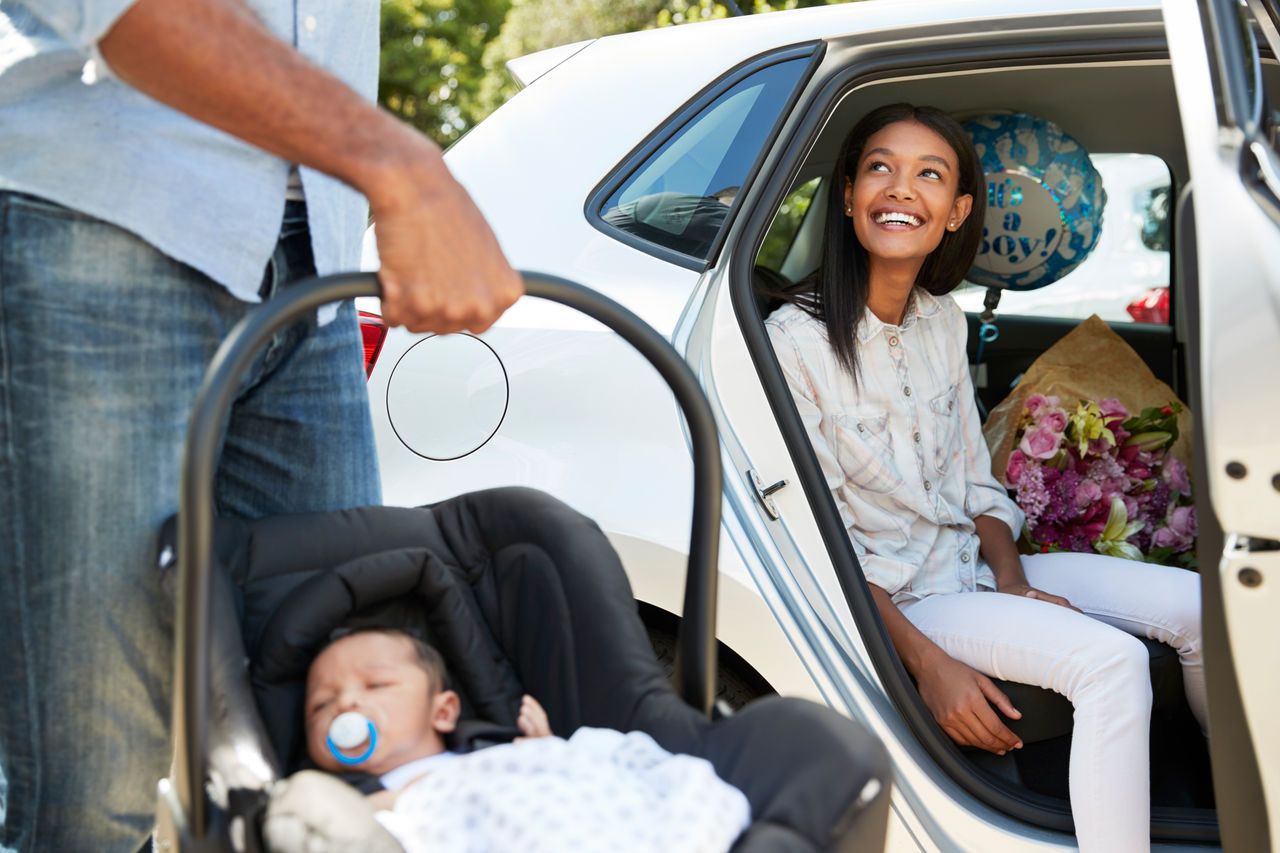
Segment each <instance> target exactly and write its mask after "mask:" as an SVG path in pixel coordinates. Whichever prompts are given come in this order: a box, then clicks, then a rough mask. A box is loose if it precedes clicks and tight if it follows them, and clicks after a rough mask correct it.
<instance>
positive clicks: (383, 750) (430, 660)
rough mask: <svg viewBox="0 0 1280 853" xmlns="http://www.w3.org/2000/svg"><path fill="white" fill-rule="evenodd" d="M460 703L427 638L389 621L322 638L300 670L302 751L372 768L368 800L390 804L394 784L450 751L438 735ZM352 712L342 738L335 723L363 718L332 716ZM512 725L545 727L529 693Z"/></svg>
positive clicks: (325, 764)
mask: <svg viewBox="0 0 1280 853" xmlns="http://www.w3.org/2000/svg"><path fill="white" fill-rule="evenodd" d="M461 707H462V706H461V702H460V700H459V699H458V694H457V693H455V692H454V691H452V690H447V689H445V665H444V659H443V658H442V657H440V653H439V652H437V651H436V650H435V649H433V648H432V647H431V646H429V645H427V644H426V643H424V642H423V641H422V640H419V639H418V638H416V637H414V636H411V635H410V634H407V633H405V632H404V631H400V630H396V629H392V628H387V629H380V628H375V629H365V630H361V631H356V632H353V633H351V634H347V635H346V636H344V637H341V638H340V639H338V640H335V641H334V642H332V643H330V644H329V645H328V646H326V647H325V648H324V650H323V651H321V652H320V654H319V655H317V656H316V659H315V660H314V661H312V663H311V668H310V670H309V671H308V672H307V693H306V704H305V709H306V710H305V713H306V732H307V752H308V753H309V754H310V756H311V760H312V761H314V762H315V764H316V766H317V767H320V768H322V769H324V770H329V771H332V772H335V773H341V772H344V771H348V770H359V771H362V772H365V773H369V774H371V775H375V776H378V777H379V781H381V783H382V786H383V788H385V789H386V790H384V791H379V792H377V793H375V794H372V795H371V800H370V802H371V804H372V805H374V807H375V808H390V807H391V806H392V804H393V803H394V800H395V794H396V792H397V791H398V790H399V789H400V788H403V787H404V786H405V785H407V784H408V783H410V782H412V781H413V780H414V779H416V778H418V777H419V776H422V775H423V774H425V773H427V772H429V771H430V770H432V769H435V768H438V767H439V766H440V765H441V763H442V762H443V761H446V760H448V759H449V758H452V757H454V756H455V754H454V753H451V752H448V751H447V749H446V746H445V735H447V734H448V733H449V732H451V731H453V730H454V727H455V726H456V725H457V723H458V714H459V712H460V711H461ZM353 712H354V714H359V715H362V716H363V717H364V720H365V721H367V723H365V724H364V725H358V726H357V731H358V732H359V736H358V739H357V738H356V737H352V738H351V741H352V742H351V743H347V741H346V740H344V739H343V738H342V737H341V735H342V734H343V733H344V732H342V728H343V726H342V724H343V723H348V724H352V725H357V724H360V723H361V722H362V721H360V720H359V719H358V718H355V723H352V719H353V718H352V717H351V716H348V718H347V719H345V720H341V721H339V728H338V729H337V730H335V728H334V721H335V720H338V719H339V718H340V717H342V716H343V715H344V714H345V715H352V714H353ZM516 725H517V727H518V728H519V730H520V732H521V733H522V734H523V735H524V736H525V737H545V736H547V735H550V734H551V727H550V726H549V725H548V724H547V714H546V712H545V711H544V710H543V709H542V706H541V705H539V704H538V702H537V701H536V700H535V699H534V698H533V697H532V696H528V695H526V696H525V697H524V698H523V700H522V701H521V704H520V713H519V717H518V719H517V721H516ZM360 728H363V731H360ZM335 735H338V736H337V737H335ZM336 741H342V743H341V744H340V743H337V742H336Z"/></svg>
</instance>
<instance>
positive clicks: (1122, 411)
mask: <svg viewBox="0 0 1280 853" xmlns="http://www.w3.org/2000/svg"><path fill="white" fill-rule="evenodd" d="M1098 408H1099V409H1100V410H1101V411H1102V414H1103V415H1107V416H1111V417H1119V418H1127V417H1129V410H1128V409H1126V408H1125V407H1124V404H1123V403H1121V402H1120V401H1119V400H1117V399H1116V398H1115V397H1108V398H1106V399H1105V400H1099V401H1098Z"/></svg>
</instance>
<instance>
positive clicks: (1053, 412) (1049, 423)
mask: <svg viewBox="0 0 1280 853" xmlns="http://www.w3.org/2000/svg"><path fill="white" fill-rule="evenodd" d="M1040 426H1042V427H1045V428H1046V429H1051V430H1053V431H1054V432H1056V433H1058V434H1059V435H1061V434H1062V431H1063V430H1065V429H1066V428H1067V413H1066V412H1064V411H1062V409H1050V410H1049V411H1047V412H1045V413H1044V415H1043V416H1042V417H1041V418H1040Z"/></svg>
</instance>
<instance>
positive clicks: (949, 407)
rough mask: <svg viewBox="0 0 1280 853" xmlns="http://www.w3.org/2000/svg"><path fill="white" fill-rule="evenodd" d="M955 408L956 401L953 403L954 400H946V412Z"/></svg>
mask: <svg viewBox="0 0 1280 853" xmlns="http://www.w3.org/2000/svg"><path fill="white" fill-rule="evenodd" d="M955 407H956V401H955V400H948V401H947V411H948V412H949V411H951V410H952V409H954V408H955Z"/></svg>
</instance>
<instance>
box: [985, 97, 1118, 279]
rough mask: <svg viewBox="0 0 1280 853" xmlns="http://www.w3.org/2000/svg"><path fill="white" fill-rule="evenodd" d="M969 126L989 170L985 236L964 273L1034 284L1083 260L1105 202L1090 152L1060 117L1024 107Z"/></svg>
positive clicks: (1092, 242) (1096, 233)
mask: <svg viewBox="0 0 1280 853" xmlns="http://www.w3.org/2000/svg"><path fill="white" fill-rule="evenodd" d="M964 127H965V130H966V131H968V133H969V135H970V136H971V137H972V138H973V144H974V147H975V149H976V150H977V152H978V159H979V161H980V162H981V163H982V170H983V172H985V173H986V178H987V214H986V219H985V221H984V223H983V229H982V243H981V245H980V246H979V247H978V257H977V259H976V260H975V261H974V264H973V267H972V268H971V269H970V270H969V274H968V275H967V276H966V278H967V279H968V280H969V281H971V282H973V283H974V284H980V285H983V286H986V287H1001V288H1006V289H1008V290H1034V289H1036V288H1038V287H1044V286H1045V285H1046V284H1052V283H1053V282H1055V281H1057V280H1058V279H1060V278H1062V277H1063V276H1064V275H1066V274H1067V273H1069V272H1071V271H1072V270H1073V269H1075V268H1076V267H1077V266H1079V265H1080V264H1081V263H1082V262H1083V261H1084V259H1085V258H1087V257H1088V256H1089V253H1090V252H1092V251H1093V247H1094V246H1096V245H1097V244H1098V237H1099V236H1100V235H1101V233H1102V210H1103V208H1104V207H1105V206H1106V203H1107V193H1106V191H1105V190H1104V189H1103V187H1102V176H1101V175H1099V174H1098V170H1097V169H1095V168H1094V166H1093V162H1092V161H1091V160H1090V159H1089V154H1088V152H1087V151H1085V150H1084V148H1082V147H1081V146H1080V143H1079V142H1077V141H1076V140H1075V139H1073V138H1072V137H1071V136H1069V135H1067V134H1066V133H1065V132H1064V131H1063V130H1062V128H1060V127H1058V125H1056V124H1054V123H1053V122H1051V121H1049V120H1048V119H1043V118H1037V117H1036V116H1031V115H1027V114H1025V113H1000V114H992V115H986V116H982V117H980V118H976V119H973V120H971V121H969V122H967V123H966V124H965V126H964Z"/></svg>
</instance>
